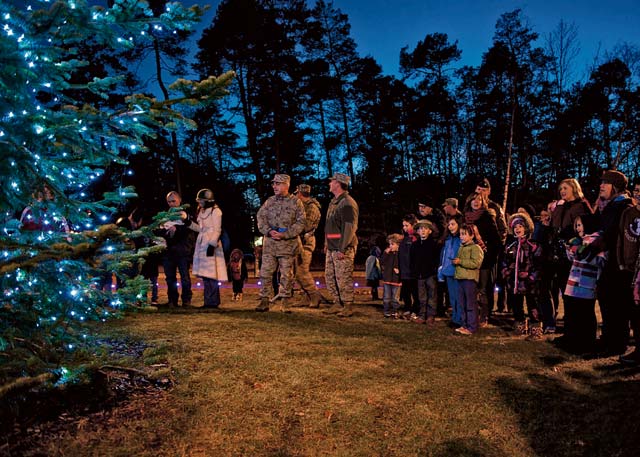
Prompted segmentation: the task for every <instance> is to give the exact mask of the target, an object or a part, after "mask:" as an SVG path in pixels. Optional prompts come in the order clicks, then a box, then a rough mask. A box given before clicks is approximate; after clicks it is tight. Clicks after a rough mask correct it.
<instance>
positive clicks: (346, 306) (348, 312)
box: [338, 303, 353, 317]
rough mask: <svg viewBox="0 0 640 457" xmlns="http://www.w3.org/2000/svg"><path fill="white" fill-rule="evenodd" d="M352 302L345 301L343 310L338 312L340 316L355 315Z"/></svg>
mask: <svg viewBox="0 0 640 457" xmlns="http://www.w3.org/2000/svg"><path fill="white" fill-rule="evenodd" d="M351 306H352V304H351V303H345V304H344V308H342V311H340V312H339V313H338V317H351V316H353V310H352V309H351Z"/></svg>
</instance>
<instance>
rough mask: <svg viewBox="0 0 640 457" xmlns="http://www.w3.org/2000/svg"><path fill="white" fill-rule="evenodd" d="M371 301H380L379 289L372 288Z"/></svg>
mask: <svg viewBox="0 0 640 457" xmlns="http://www.w3.org/2000/svg"><path fill="white" fill-rule="evenodd" d="M371 300H374V301H377V300H380V296H379V295H378V288H377V287H372V288H371Z"/></svg>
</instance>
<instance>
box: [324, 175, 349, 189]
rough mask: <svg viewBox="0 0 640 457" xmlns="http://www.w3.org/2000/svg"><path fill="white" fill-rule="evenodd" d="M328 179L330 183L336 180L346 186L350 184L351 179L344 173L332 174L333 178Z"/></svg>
mask: <svg viewBox="0 0 640 457" xmlns="http://www.w3.org/2000/svg"><path fill="white" fill-rule="evenodd" d="M329 179H330V180H331V181H333V180H336V181H338V182H341V183H342V184H346V185H347V186H348V185H350V184H351V178H350V177H349V176H347V175H345V174H344V173H334V174H333V176H330V177H329Z"/></svg>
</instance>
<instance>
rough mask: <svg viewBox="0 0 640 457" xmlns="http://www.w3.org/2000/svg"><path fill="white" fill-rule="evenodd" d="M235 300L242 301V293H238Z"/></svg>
mask: <svg viewBox="0 0 640 457" xmlns="http://www.w3.org/2000/svg"><path fill="white" fill-rule="evenodd" d="M237 300H238V301H242V292H240V293H239V294H238V298H237Z"/></svg>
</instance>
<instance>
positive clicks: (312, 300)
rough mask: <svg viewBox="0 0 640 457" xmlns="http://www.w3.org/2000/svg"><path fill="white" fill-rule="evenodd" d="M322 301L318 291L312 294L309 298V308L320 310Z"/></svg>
mask: <svg viewBox="0 0 640 457" xmlns="http://www.w3.org/2000/svg"><path fill="white" fill-rule="evenodd" d="M321 301H322V295H320V292H318V291H317V290H316V291H315V292H311V295H310V296H309V308H320V302H321Z"/></svg>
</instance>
